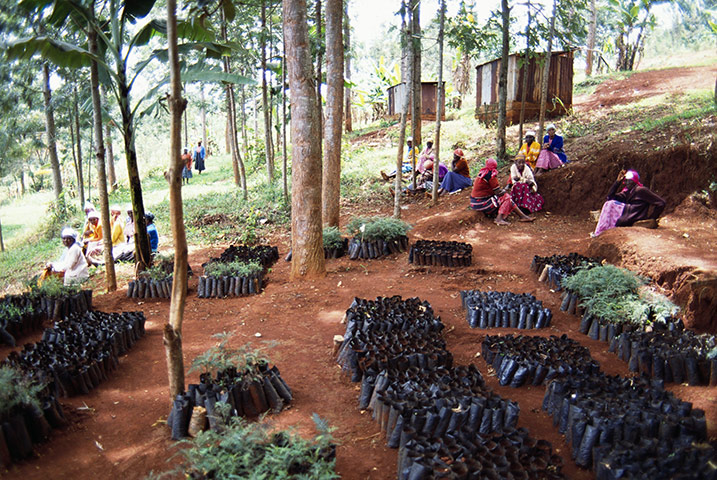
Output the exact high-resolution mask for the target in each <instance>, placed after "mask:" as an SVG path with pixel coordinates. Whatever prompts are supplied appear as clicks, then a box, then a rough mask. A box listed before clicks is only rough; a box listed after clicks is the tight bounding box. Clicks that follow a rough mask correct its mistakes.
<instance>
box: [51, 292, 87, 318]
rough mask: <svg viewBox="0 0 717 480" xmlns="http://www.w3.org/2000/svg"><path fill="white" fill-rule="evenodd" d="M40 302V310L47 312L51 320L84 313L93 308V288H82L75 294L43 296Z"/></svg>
mask: <svg viewBox="0 0 717 480" xmlns="http://www.w3.org/2000/svg"><path fill="white" fill-rule="evenodd" d="M39 302H40V310H42V311H43V312H45V313H46V314H47V316H48V318H50V320H57V319H60V318H67V317H69V316H70V315H82V314H83V313H85V312H89V311H91V310H92V290H80V291H79V292H77V293H75V294H73V295H63V296H61V297H45V296H42V297H40V299H39Z"/></svg>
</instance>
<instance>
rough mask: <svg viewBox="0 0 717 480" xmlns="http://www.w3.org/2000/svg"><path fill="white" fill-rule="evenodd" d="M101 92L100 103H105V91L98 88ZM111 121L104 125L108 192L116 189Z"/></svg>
mask: <svg viewBox="0 0 717 480" xmlns="http://www.w3.org/2000/svg"><path fill="white" fill-rule="evenodd" d="M100 92H101V93H102V103H103V104H104V105H107V92H105V91H104V90H103V89H100ZM111 123H112V122H111V121H109V120H108V121H107V122H106V123H105V124H104V125H105V126H104V128H105V143H106V146H105V152H106V153H107V183H108V184H109V188H110V192H114V191H115V190H116V189H117V174H116V172H115V153H114V149H113V148H112V129H111V126H112V125H111Z"/></svg>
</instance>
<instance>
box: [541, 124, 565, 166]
mask: <svg viewBox="0 0 717 480" xmlns="http://www.w3.org/2000/svg"><path fill="white" fill-rule="evenodd" d="M566 163H568V157H567V155H565V151H564V150H563V137H561V136H560V135H556V134H555V125H553V124H552V123H551V124H550V125H548V134H547V135H546V136H545V137H543V147H542V150H541V151H540V155H538V160H537V162H536V164H535V167H536V170H535V174H536V175H540V174H542V173H543V172H546V171H548V170H550V169H551V168H558V167H562V166H563V165H564V164H566Z"/></svg>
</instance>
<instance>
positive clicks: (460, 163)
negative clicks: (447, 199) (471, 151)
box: [438, 148, 471, 195]
mask: <svg viewBox="0 0 717 480" xmlns="http://www.w3.org/2000/svg"><path fill="white" fill-rule="evenodd" d="M451 170H452V171H450V172H448V173H446V176H445V177H443V181H442V182H441V188H440V189H439V190H438V194H439V195H442V194H443V193H444V192H448V193H453V192H457V191H458V190H463V189H464V188H468V187H470V186H471V171H470V169H469V168H468V162H466V159H465V155H464V154H463V150H461V149H460V148H456V149H455V150H454V151H453V162H452V164H451Z"/></svg>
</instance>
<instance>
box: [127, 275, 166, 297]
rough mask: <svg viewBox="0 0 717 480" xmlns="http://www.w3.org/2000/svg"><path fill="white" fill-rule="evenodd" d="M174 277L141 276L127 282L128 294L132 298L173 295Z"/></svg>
mask: <svg viewBox="0 0 717 480" xmlns="http://www.w3.org/2000/svg"><path fill="white" fill-rule="evenodd" d="M172 280H173V279H172V277H168V278H165V279H164V280H154V279H153V278H151V277H147V276H141V277H139V278H138V279H137V280H132V281H131V282H129V283H128V284H127V296H128V297H130V298H169V297H170V296H172Z"/></svg>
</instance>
